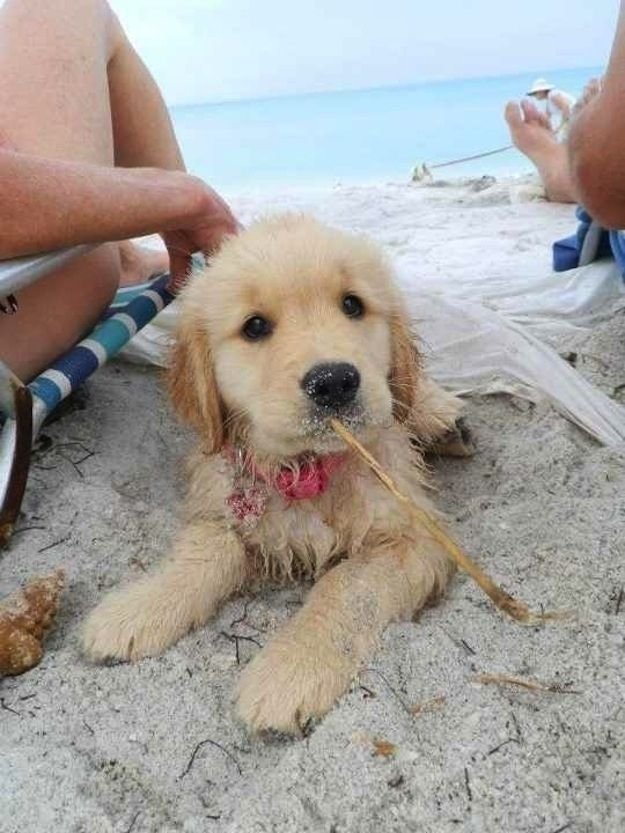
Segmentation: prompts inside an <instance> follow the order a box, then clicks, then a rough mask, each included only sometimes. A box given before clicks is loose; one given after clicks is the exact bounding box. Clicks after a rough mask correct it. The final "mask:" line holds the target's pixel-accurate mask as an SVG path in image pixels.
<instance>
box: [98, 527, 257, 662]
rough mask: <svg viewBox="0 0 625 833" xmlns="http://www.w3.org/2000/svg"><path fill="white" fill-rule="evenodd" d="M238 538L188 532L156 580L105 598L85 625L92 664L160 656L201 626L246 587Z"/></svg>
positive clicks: (220, 531) (219, 531) (222, 531)
mask: <svg viewBox="0 0 625 833" xmlns="http://www.w3.org/2000/svg"><path fill="white" fill-rule="evenodd" d="M245 574H246V561H245V551H244V548H243V544H242V543H241V540H240V539H239V537H238V536H237V535H236V533H234V532H232V531H231V530H228V529H226V528H225V527H223V526H221V525H219V524H217V523H213V522H195V523H192V524H190V525H189V526H187V527H186V528H185V529H184V531H183V532H182V534H181V535H180V537H179V539H178V540H177V542H176V546H175V549H174V553H173V557H172V558H171V560H169V561H166V562H165V563H164V564H163V565H161V566H160V567H159V568H158V569H157V570H156V571H155V572H154V573H153V574H152V575H149V576H146V578H144V579H141V580H140V581H137V582H135V583H134V584H130V585H128V586H127V587H125V588H122V589H121V590H118V591H115V592H113V593H111V594H110V595H109V596H107V597H106V598H105V599H104V601H103V602H101V604H100V605H99V606H98V607H97V608H96V609H95V610H94V611H93V613H92V614H91V615H90V616H89V618H88V619H87V622H86V624H85V628H84V633H83V649H84V651H85V653H86V654H87V656H89V657H90V658H91V659H94V660H103V659H108V658H115V659H123V660H135V659H139V658H140V657H144V656H149V655H153V654H159V653H160V652H161V651H164V650H165V648H167V647H168V646H169V645H171V644H172V643H173V642H176V641H177V640H178V639H180V637H182V636H184V635H185V634H186V633H187V631H189V630H190V629H191V628H193V627H197V626H198V625H202V624H203V623H204V622H206V620H207V619H208V618H209V617H210V616H212V615H213V614H214V613H215V611H216V609H217V607H218V606H219V604H220V603H221V602H222V601H223V600H224V599H225V598H226V597H227V596H229V595H230V594H231V593H233V592H234V591H235V590H237V589H238V588H239V587H240V586H241V585H242V584H243V582H244V580H245Z"/></svg>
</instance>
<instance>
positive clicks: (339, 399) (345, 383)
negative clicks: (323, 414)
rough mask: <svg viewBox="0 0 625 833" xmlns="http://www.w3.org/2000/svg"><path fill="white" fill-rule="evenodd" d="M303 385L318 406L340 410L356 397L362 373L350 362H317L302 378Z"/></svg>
mask: <svg viewBox="0 0 625 833" xmlns="http://www.w3.org/2000/svg"><path fill="white" fill-rule="evenodd" d="M301 387H302V390H303V391H304V393H305V394H306V395H307V396H308V397H310V399H312V401H313V402H314V403H315V405H317V406H318V407H320V408H323V409H324V410H327V411H340V410H342V409H344V408H346V407H348V406H349V405H351V404H352V403H353V402H354V400H355V399H356V394H357V393H358V389H359V388H360V373H359V372H358V369H357V368H356V367H354V365H353V364H349V363H348V362H327V363H324V364H316V365H315V366H314V367H311V369H310V370H309V371H308V373H307V374H306V375H305V376H304V378H303V379H302V381H301Z"/></svg>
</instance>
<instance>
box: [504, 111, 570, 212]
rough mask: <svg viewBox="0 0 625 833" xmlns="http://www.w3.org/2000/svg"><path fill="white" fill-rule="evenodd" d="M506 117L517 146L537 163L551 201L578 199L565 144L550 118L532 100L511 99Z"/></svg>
mask: <svg viewBox="0 0 625 833" xmlns="http://www.w3.org/2000/svg"><path fill="white" fill-rule="evenodd" d="M505 119H506V121H507V123H508V127H509V128H510V136H511V138H512V141H513V142H514V144H515V146H516V147H517V148H518V149H519V150H520V151H521V153H524V154H525V155H526V156H527V157H528V158H529V159H531V161H532V162H533V163H534V165H535V166H536V168H537V169H538V173H539V174H540V177H541V179H542V181H543V184H544V186H545V191H546V192H547V197H548V199H550V200H551V201H552V202H577V199H576V196H575V191H574V187H573V180H572V178H571V174H570V171H569V163H568V155H567V149H566V145H565V144H562V143H560V142H558V140H557V138H556V136H555V134H554V132H553V130H552V129H551V126H550V124H549V120H548V119H547V117H546V116H545V114H544V113H541V112H540V110H538V108H537V107H536V105H535V104H534V103H533V102H530V101H522V102H521V107H520V109H519V105H518V104H517V103H516V102H514V101H511V102H509V103H508V104H507V106H506V110H505Z"/></svg>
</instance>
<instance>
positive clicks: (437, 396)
mask: <svg viewBox="0 0 625 833" xmlns="http://www.w3.org/2000/svg"><path fill="white" fill-rule="evenodd" d="M463 407H464V404H463V402H462V400H461V399H459V398H458V397H457V396H455V395H454V394H453V393H449V391H446V390H443V388H441V387H440V385H438V384H437V383H436V382H434V381H432V379H430V378H429V377H428V376H422V377H421V379H420V380H419V386H418V389H417V396H416V401H415V404H414V406H413V408H412V411H411V413H410V417H409V419H408V429H409V431H410V433H411V434H412V435H413V437H414V438H415V440H417V441H418V442H419V443H420V444H421V445H422V446H423V449H424V451H425V452H426V453H431V454H439V455H441V456H443V457H471V456H472V455H473V454H474V453H475V445H474V443H473V437H472V436H471V430H470V428H469V427H468V425H467V423H466V420H465V419H464V417H463V416H462V409H463Z"/></svg>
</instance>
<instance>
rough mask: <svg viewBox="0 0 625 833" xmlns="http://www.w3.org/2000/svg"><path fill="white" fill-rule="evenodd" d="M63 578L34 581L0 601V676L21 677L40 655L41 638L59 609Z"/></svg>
mask: <svg viewBox="0 0 625 833" xmlns="http://www.w3.org/2000/svg"><path fill="white" fill-rule="evenodd" d="M63 584H64V576H63V571H62V570H57V571H56V573H53V574H52V575H50V576H46V577H45V578H38V579H33V580H32V581H30V582H29V583H28V584H26V585H25V586H24V587H22V588H21V589H20V590H17V591H16V592H15V593H13V594H12V595H10V596H8V597H7V598H6V599H3V600H2V601H1V602H0V677H2V676H15V675H17V674H23V673H24V671H28V670H29V669H30V668H33V667H34V666H35V665H37V664H38V663H39V662H40V661H41V658H42V656H43V647H42V644H41V643H42V639H43V636H44V633H45V632H46V630H47V629H48V628H49V627H50V625H51V624H52V620H53V618H54V616H55V614H56V612H57V610H58V606H59V597H60V595H61V590H62V589H63Z"/></svg>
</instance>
